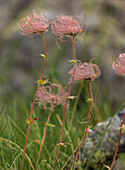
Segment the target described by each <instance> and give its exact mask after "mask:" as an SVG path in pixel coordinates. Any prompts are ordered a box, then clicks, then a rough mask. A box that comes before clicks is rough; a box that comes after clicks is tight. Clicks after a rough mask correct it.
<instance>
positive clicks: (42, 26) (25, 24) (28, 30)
mask: <svg viewBox="0 0 125 170" xmlns="http://www.w3.org/2000/svg"><path fill="white" fill-rule="evenodd" d="M20 27H21V29H22V30H23V32H22V34H23V35H31V34H41V33H44V32H47V31H48V27H49V22H48V19H47V18H46V17H45V16H44V15H41V16H40V15H39V14H38V13H37V12H35V11H33V12H32V14H31V15H28V16H27V17H25V18H24V19H21V21H20Z"/></svg>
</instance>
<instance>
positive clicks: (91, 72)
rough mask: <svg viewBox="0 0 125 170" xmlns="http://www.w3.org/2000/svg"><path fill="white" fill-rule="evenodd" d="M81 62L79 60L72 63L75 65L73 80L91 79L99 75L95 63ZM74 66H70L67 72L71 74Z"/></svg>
mask: <svg viewBox="0 0 125 170" xmlns="http://www.w3.org/2000/svg"><path fill="white" fill-rule="evenodd" d="M92 60H93V59H92ZM92 60H90V63H81V62H80V61H79V60H78V61H77V63H76V64H75V65H74V67H75V75H74V80H83V79H85V80H91V81H93V80H94V79H95V78H97V77H98V76H100V69H99V67H98V66H97V65H96V64H93V63H92ZM73 72H74V68H72V69H71V70H70V72H69V74H71V75H72V76H73Z"/></svg>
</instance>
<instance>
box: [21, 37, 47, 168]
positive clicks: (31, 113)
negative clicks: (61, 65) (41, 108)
mask: <svg viewBox="0 0 125 170" xmlns="http://www.w3.org/2000/svg"><path fill="white" fill-rule="evenodd" d="M42 38H43V44H44V50H45V55H46V58H45V63H44V66H43V69H42V72H41V75H40V79H41V80H42V77H43V72H44V70H45V67H46V64H47V49H46V42H45V37H44V34H42ZM39 88H40V84H38V87H37V90H36V93H35V95H34V98H33V103H32V107H31V112H30V120H32V117H33V110H34V105H35V100H36V96H37V91H38V90H39ZM30 129H31V123H30V124H29V127H28V131H27V136H26V142H25V146H24V152H23V157H22V163H21V168H20V170H22V169H23V163H24V157H25V152H26V147H27V142H28V137H29V133H30Z"/></svg>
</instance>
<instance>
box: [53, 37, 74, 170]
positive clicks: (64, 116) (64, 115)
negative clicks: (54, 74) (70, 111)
mask: <svg viewBox="0 0 125 170" xmlns="http://www.w3.org/2000/svg"><path fill="white" fill-rule="evenodd" d="M73 54H74V60H75V61H76V51H75V40H74V36H73ZM75 71H76V67H75V66H74V71H73V76H72V79H71V82H70V87H69V91H68V94H67V100H66V104H65V108H64V113H63V124H62V131H61V135H60V143H62V137H63V131H64V126H65V118H66V110H67V105H68V99H69V95H70V92H71V89H72V84H73V80H74V75H75ZM60 150H61V145H60V146H59V148H58V152H57V157H56V162H55V167H54V170H55V169H56V165H57V162H58V158H59V154H60Z"/></svg>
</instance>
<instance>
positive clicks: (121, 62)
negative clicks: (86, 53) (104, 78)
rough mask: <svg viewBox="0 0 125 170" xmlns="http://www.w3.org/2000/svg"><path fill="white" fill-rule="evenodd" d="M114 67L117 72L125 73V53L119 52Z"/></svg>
mask: <svg viewBox="0 0 125 170" xmlns="http://www.w3.org/2000/svg"><path fill="white" fill-rule="evenodd" d="M112 67H113V69H114V71H115V72H116V73H117V74H121V75H125V53H122V54H119V57H118V58H117V60H116V61H114V62H113V64H112Z"/></svg>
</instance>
